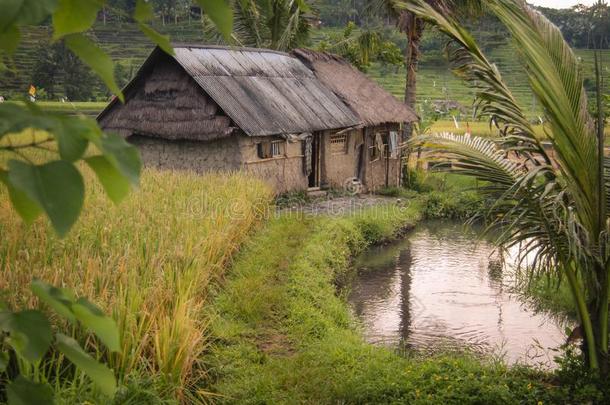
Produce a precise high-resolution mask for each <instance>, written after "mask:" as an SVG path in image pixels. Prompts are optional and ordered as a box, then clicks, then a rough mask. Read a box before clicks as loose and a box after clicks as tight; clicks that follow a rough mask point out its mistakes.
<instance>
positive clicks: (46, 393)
mask: <svg viewBox="0 0 610 405" xmlns="http://www.w3.org/2000/svg"><path fill="white" fill-rule="evenodd" d="M6 397H7V399H8V403H9V404H11V405H38V404H52V403H53V390H52V389H51V387H50V386H48V385H46V384H42V383H36V382H33V381H30V380H28V379H27V378H25V377H23V376H18V377H17V378H15V380H13V381H11V382H10V383H9V384H8V385H7V386H6Z"/></svg>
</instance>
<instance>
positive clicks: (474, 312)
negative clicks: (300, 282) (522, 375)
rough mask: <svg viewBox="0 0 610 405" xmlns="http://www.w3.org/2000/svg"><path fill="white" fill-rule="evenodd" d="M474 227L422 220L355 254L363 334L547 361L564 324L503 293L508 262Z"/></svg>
mask: <svg viewBox="0 0 610 405" xmlns="http://www.w3.org/2000/svg"><path fill="white" fill-rule="evenodd" d="M476 232H477V230H476V229H473V228H467V227H464V226H462V225H461V224H456V223H440V222H433V223H428V224H424V225H421V226H419V227H418V228H417V229H416V230H415V231H414V232H413V233H412V234H411V235H410V237H409V238H408V239H406V240H404V241H401V242H400V243H397V244H393V245H390V246H384V247H379V248H374V249H372V250H370V251H368V252H367V253H366V254H364V255H363V256H361V257H360V258H359V259H358V260H357V262H356V266H357V268H358V270H359V275H358V277H357V278H356V280H355V281H354V282H353V284H352V286H351V293H350V296H349V300H350V302H351V303H352V305H353V308H354V311H355V313H356V314H357V316H358V317H359V318H360V319H361V320H362V322H363V324H364V327H365V335H366V338H367V339H368V340H369V341H370V342H372V343H379V344H388V345H397V344H404V345H406V346H408V347H415V348H417V349H420V350H438V349H439V347H440V348H449V349H455V348H463V347H468V348H469V349H472V350H474V351H477V352H485V353H495V354H497V355H499V354H502V355H504V357H505V360H506V361H507V362H509V363H515V362H526V363H528V364H539V365H547V366H552V360H551V359H552V357H553V355H554V353H552V352H551V351H550V349H551V348H556V347H559V346H560V345H561V344H562V343H563V342H564V341H565V335H564V333H563V330H564V327H563V326H562V325H560V324H559V323H558V321H557V320H556V319H551V318H550V317H549V316H548V315H545V314H536V313H533V312H532V311H531V310H530V308H528V306H527V305H525V304H523V303H522V302H520V301H519V300H518V299H517V297H515V296H514V295H512V294H511V293H510V292H509V288H508V286H509V285H510V283H511V279H512V277H511V275H510V271H509V270H508V269H509V268H510V266H509V265H508V266H507V265H502V264H500V262H499V260H498V258H497V257H494V256H493V255H492V253H493V251H494V249H493V247H492V246H491V245H490V244H489V243H487V242H485V241H479V240H477V233H476ZM490 263H491V266H490Z"/></svg>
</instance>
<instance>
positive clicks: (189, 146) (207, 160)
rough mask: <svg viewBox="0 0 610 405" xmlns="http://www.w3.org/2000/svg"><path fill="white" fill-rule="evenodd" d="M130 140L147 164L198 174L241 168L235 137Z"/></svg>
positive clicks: (133, 136) (135, 137) (144, 137)
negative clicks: (191, 139) (202, 140)
mask: <svg viewBox="0 0 610 405" xmlns="http://www.w3.org/2000/svg"><path fill="white" fill-rule="evenodd" d="M127 140H128V141H129V142H130V143H132V144H134V145H136V146H137V147H138V149H139V150H140V154H141V156H142V161H143V162H144V165H145V166H148V167H155V168H158V169H172V170H192V171H195V172H198V173H203V172H208V171H231V170H239V169H240V162H241V156H240V151H239V146H238V138H237V137H236V136H233V137H229V138H224V139H219V140H216V141H209V142H201V141H180V140H171V141H170V140H166V139H158V138H151V137H147V136H140V135H132V136H130V137H129V138H127Z"/></svg>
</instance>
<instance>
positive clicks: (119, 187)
mask: <svg viewBox="0 0 610 405" xmlns="http://www.w3.org/2000/svg"><path fill="white" fill-rule="evenodd" d="M85 162H87V164H88V165H89V167H91V169H93V171H94V172H95V174H96V175H97V178H98V180H99V181H100V183H102V186H103V187H104V190H105V191H106V194H108V197H109V198H110V199H111V200H112V201H113V202H114V203H115V204H118V203H119V202H121V200H123V198H125V197H126V196H127V194H128V193H129V189H130V186H129V181H128V180H127V179H126V178H125V177H124V176H123V175H122V174H121V172H120V171H119V170H118V169H117V168H116V167H115V166H114V165H113V164H112V163H110V161H109V160H108V159H106V158H105V157H104V156H93V157H89V158H86V159H85Z"/></svg>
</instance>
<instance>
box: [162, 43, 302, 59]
mask: <svg viewBox="0 0 610 405" xmlns="http://www.w3.org/2000/svg"><path fill="white" fill-rule="evenodd" d="M171 45H172V47H173V48H196V49H222V50H227V51H242V52H243V51H246V52H265V53H275V54H278V55H282V56H288V57H290V58H295V56H294V55H291V54H289V53H287V52H282V51H276V50H274V49H266V48H252V47H248V46H231V45H208V44H192V43H182V42H172V43H171Z"/></svg>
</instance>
